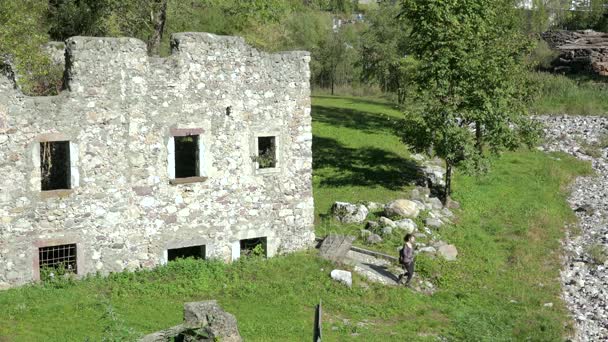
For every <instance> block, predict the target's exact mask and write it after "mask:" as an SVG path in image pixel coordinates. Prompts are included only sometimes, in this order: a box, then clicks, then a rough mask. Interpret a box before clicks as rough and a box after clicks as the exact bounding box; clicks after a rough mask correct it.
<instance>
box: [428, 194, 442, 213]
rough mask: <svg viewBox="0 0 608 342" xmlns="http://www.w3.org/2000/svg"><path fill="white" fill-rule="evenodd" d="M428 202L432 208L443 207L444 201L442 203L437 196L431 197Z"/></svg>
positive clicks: (438, 208)
mask: <svg viewBox="0 0 608 342" xmlns="http://www.w3.org/2000/svg"><path fill="white" fill-rule="evenodd" d="M427 202H428V203H429V204H430V205H431V209H437V210H440V209H443V203H441V200H440V199H439V198H437V197H431V198H429V199H428V201H427Z"/></svg>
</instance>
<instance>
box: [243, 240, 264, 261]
mask: <svg viewBox="0 0 608 342" xmlns="http://www.w3.org/2000/svg"><path fill="white" fill-rule="evenodd" d="M241 256H263V257H266V256H267V254H266V238H265V237H260V238H253V239H245V240H241Z"/></svg>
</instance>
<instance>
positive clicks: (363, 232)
mask: <svg viewBox="0 0 608 342" xmlns="http://www.w3.org/2000/svg"><path fill="white" fill-rule="evenodd" d="M372 234H373V233H372V232H371V231H369V230H367V229H361V231H360V233H359V235H360V236H361V238H362V239H367V238H368V237H370V236H371V235H372Z"/></svg>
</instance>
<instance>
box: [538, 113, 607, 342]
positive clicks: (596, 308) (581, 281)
mask: <svg viewBox="0 0 608 342" xmlns="http://www.w3.org/2000/svg"><path fill="white" fill-rule="evenodd" d="M538 119H539V120H540V121H541V122H542V123H543V124H544V125H545V134H546V143H545V145H544V146H543V147H541V148H540V149H541V150H547V151H562V152H565V153H568V154H571V155H573V156H576V157H577V158H579V159H582V160H586V161H590V162H591V163H592V166H593V169H594V170H595V172H596V174H594V175H590V176H588V177H579V178H577V179H576V181H575V182H574V183H573V184H572V188H571V193H570V196H569V198H568V203H569V205H570V207H571V208H572V209H573V210H574V211H575V214H576V216H577V217H578V219H579V227H580V231H581V233H580V234H577V235H575V236H572V235H571V234H570V232H569V230H568V229H566V238H565V239H564V240H563V244H564V248H565V250H566V254H565V256H564V267H563V269H562V273H561V280H562V288H563V296H564V300H565V302H566V304H567V306H568V308H569V309H570V311H571V313H572V318H573V320H574V322H575V331H576V334H575V336H574V337H573V339H572V340H573V341H605V340H608V272H607V270H608V264H607V263H604V264H598V263H597V262H596V261H595V260H593V256H592V255H591V254H590V248H591V247H592V246H600V247H603V248H604V249H605V248H606V245H607V244H608V225H606V218H607V217H608V181H607V179H608V160H607V159H606V146H598V148H599V149H600V150H601V152H602V153H601V156H600V157H592V156H589V155H587V154H586V153H587V150H586V149H585V148H584V147H583V146H582V144H591V145H593V144H598V142H599V141H600V140H601V138H602V137H603V136H605V135H606V134H608V118H605V117H590V116H552V117H539V118H538ZM577 209H578V210H577ZM583 209H584V210H583Z"/></svg>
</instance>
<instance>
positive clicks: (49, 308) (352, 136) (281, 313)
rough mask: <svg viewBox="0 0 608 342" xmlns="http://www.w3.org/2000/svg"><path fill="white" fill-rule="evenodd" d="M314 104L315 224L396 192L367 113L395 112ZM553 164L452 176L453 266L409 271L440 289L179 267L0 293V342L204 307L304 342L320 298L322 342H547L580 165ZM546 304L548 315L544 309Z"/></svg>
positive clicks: (263, 268) (250, 267)
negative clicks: (568, 191)
mask: <svg viewBox="0 0 608 342" xmlns="http://www.w3.org/2000/svg"><path fill="white" fill-rule="evenodd" d="M314 105H315V107H314V117H315V123H314V132H315V145H316V146H315V158H316V159H317V160H319V159H321V160H323V159H325V162H324V163H321V164H319V162H318V161H317V162H316V164H315V191H316V192H315V199H316V200H317V214H323V213H325V212H326V211H327V209H328V208H329V205H330V203H331V202H332V201H333V200H335V199H342V200H349V201H354V200H363V199H373V200H379V201H386V200H388V199H391V198H394V197H398V196H399V195H400V194H401V192H402V191H403V189H405V188H406V183H405V182H402V181H399V180H400V179H402V178H401V177H399V171H398V165H409V162H408V161H407V159H405V158H406V157H407V152H406V151H405V150H404V149H403V148H402V147H401V146H400V145H399V144H398V141H397V138H396V137H394V136H392V134H391V133H390V127H391V123H390V121H389V120H387V117H385V116H384V115H380V114H379V113H385V114H386V115H388V116H389V117H391V116H392V117H395V116H396V115H397V112H395V111H394V110H392V109H391V108H390V107H389V106H384V105H383V104H381V103H377V102H372V101H366V100H357V99H346V98H328V97H323V98H316V99H315V100H314ZM323 146H325V147H324V148H321V147H323ZM368 151H374V153H371V154H370V153H369V152H368ZM321 153H322V155H320V154H321ZM370 155H371V157H370ZM330 156H331V157H330ZM558 156H559V158H556V155H554V156H547V155H545V154H541V153H539V152H517V153H509V154H506V155H505V156H503V158H501V159H500V160H498V161H496V163H495V165H494V168H493V171H492V172H491V173H490V174H489V175H487V176H485V177H482V178H471V177H464V176H461V175H458V176H457V177H456V180H455V192H456V198H457V199H458V200H459V201H460V202H461V204H462V206H463V212H462V213H460V215H459V216H460V220H459V222H458V224H457V225H456V226H454V227H449V228H446V229H444V230H443V231H442V235H443V237H444V238H445V239H447V240H448V241H450V242H453V243H455V244H456V245H457V246H458V248H459V251H460V257H459V261H457V262H454V263H447V262H443V261H439V260H430V259H426V258H419V271H420V273H421V274H422V275H424V276H425V277H427V278H428V279H429V280H431V281H433V282H435V283H436V284H437V285H438V286H439V288H440V290H439V291H438V292H437V293H436V294H435V295H434V296H431V297H429V296H424V295H418V294H414V293H412V292H411V291H409V290H406V289H403V288H385V287H381V286H376V285H373V284H371V286H370V287H369V288H368V289H366V288H365V287H362V286H360V284H361V283H362V282H363V280H362V279H361V278H359V277H357V276H355V286H354V287H353V289H352V290H351V289H347V288H345V287H343V286H341V285H338V284H336V283H334V282H333V281H331V280H330V279H329V277H328V276H327V273H328V272H329V271H330V270H331V268H332V265H330V264H328V263H327V262H325V261H321V260H319V259H318V258H316V257H315V256H314V253H313V252H307V253H298V254H294V255H289V256H285V257H277V258H273V259H271V260H268V261H258V260H249V261H244V262H238V263H235V264H232V265H223V264H220V263H214V262H194V261H188V260H186V261H183V262H180V263H172V264H170V265H169V266H167V267H161V268H158V269H156V270H154V271H145V272H137V273H134V274H133V273H125V274H117V275H113V276H112V277H110V278H108V279H101V278H91V279H88V280H85V281H80V282H77V283H76V284H68V285H65V286H61V287H58V288H55V287H53V286H49V285H47V286H46V287H43V286H30V287H23V288H19V289H13V290H9V291H5V292H0V308H1V309H0V341H4V340H6V341H36V340H45V341H65V340H77V341H82V340H84V339H85V338H87V337H88V338H91V339H92V340H99V339H100V338H101V337H102V336H106V337H110V340H112V339H113V340H124V339H129V338H130V337H132V336H134V335H136V334H138V333H146V332H151V331H155V330H158V329H162V328H165V327H169V326H171V325H173V324H177V323H179V322H180V320H181V315H182V313H181V312H182V311H181V310H182V304H183V302H185V301H192V300H203V299H209V298H214V299H218V301H219V302H220V304H221V305H222V306H224V308H225V309H226V310H228V311H229V312H232V313H233V314H235V315H236V317H237V319H238V321H239V328H240V330H241V333H242V335H243V336H244V337H245V338H246V339H247V340H251V341H300V340H307V339H309V338H310V336H311V333H312V320H313V316H314V314H313V310H314V305H315V304H316V303H317V302H318V300H319V299H320V298H322V299H323V304H324V321H325V325H324V334H325V335H324V337H325V339H326V340H328V341H338V340H347V339H352V338H353V336H352V335H351V334H352V333H357V334H359V335H358V338H359V340H362V341H383V340H390V341H402V340H403V338H404V336H408V338H410V337H411V338H412V339H413V340H432V339H433V336H434V334H443V335H447V336H449V337H450V338H452V339H458V340H492V341H501V340H503V341H504V340H520V339H524V338H530V339H531V340H547V341H550V340H559V339H560V337H561V336H562V334H563V333H564V332H565V328H564V324H565V323H566V312H565V308H564V306H563V304H562V302H561V301H560V298H559V281H558V280H557V277H558V274H559V259H558V253H559V251H560V247H559V243H558V239H559V238H560V237H561V236H562V227H563V222H564V221H570V220H572V219H573V215H572V213H571V211H570V210H569V208H568V207H567V206H566V204H565V201H564V192H563V191H564V187H565V185H566V184H567V183H568V182H569V181H570V180H571V179H572V177H573V176H574V175H575V174H579V173H584V172H589V167H588V166H587V165H584V164H582V163H580V162H577V161H575V160H573V159H571V158H569V157H566V156H562V155H558ZM350 158H352V160H353V162H352V163H349V162H348V160H350ZM558 159H559V160H558ZM370 165H371V166H370ZM374 165H384V166H383V167H382V166H374ZM370 170H371V171H370ZM372 171H375V172H380V173H381V174H383V175H389V176H390V177H376V176H375V174H376V173H374V172H372ZM341 177H342V178H341ZM349 178H352V179H355V180H356V181H354V180H353V181H350V180H349ZM334 179H337V180H339V181H335V180H334ZM383 181H386V183H382V182H383ZM373 184H376V186H372V185H373ZM378 184H379V185H378ZM325 229H326V230H331V229H346V230H348V229H355V228H354V227H346V228H343V227H339V226H332V225H329V226H326V227H325ZM547 302H552V303H554V306H553V307H552V308H547V307H544V306H543V304H544V303H547ZM345 319H347V320H348V321H345ZM357 323H360V324H359V325H357Z"/></svg>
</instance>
